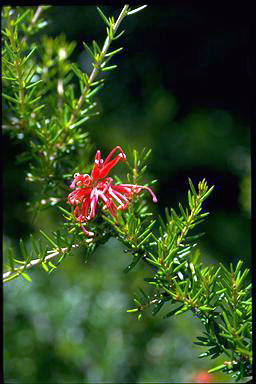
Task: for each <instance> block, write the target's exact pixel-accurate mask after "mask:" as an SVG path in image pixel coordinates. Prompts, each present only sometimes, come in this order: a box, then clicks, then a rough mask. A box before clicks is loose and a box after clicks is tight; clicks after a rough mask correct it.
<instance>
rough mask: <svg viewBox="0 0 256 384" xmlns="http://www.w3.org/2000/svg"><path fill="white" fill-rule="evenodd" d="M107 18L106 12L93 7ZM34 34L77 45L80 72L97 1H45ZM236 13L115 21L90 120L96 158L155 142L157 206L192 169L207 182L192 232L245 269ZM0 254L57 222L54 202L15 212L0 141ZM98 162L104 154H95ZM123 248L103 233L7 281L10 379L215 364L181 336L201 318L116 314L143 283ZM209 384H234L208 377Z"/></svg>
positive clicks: (15, 187) (246, 168) (245, 153)
mask: <svg viewBox="0 0 256 384" xmlns="http://www.w3.org/2000/svg"><path fill="white" fill-rule="evenodd" d="M102 9H103V11H104V12H105V14H106V15H108V16H111V15H112V14H113V13H114V14H115V15H116V16H117V14H118V11H119V9H118V8H117V7H115V8H114V7H111V6H103V7H102ZM47 13H48V20H49V26H48V27H47V30H46V31H45V33H46V34H47V35H49V36H57V35H59V34H60V33H64V34H65V35H66V38H67V40H69V41H73V40H74V41H77V47H76V49H75V51H74V53H73V56H72V59H73V61H77V62H78V63H79V66H80V68H82V69H84V70H86V71H87V72H89V71H90V70H91V63H90V61H89V58H88V56H87V55H86V54H85V53H84V51H83V45H82V41H86V42H87V43H91V42H92V40H93V39H95V40H96V41H97V42H98V43H100V45H101V44H103V42H104V38H105V27H104V25H103V22H102V21H101V19H100V18H99V16H98V13H97V11H96V7H94V6H62V7H58V6H54V7H52V8H51V9H49V10H48V11H47ZM246 16H247V15H246V14H245V11H244V10H242V9H240V8H238V7H237V8H236V7H235V6H234V5H233V7H232V9H229V8H225V6H224V5H223V7H222V9H221V11H220V10H219V9H218V7H216V9H213V8H211V7H208V6H207V4H206V5H205V7H203V6H200V7H195V6H193V5H189V4H186V5H185V4H184V3H183V4H181V3H180V2H173V3H172V4H171V5H168V6H167V5H162V6H149V7H148V8H146V9H145V10H143V11H142V12H141V13H139V14H137V15H133V16H131V17H130V18H127V19H126V20H125V22H124V28H125V29H126V34H124V35H123V37H121V39H120V40H118V41H117V42H116V43H115V44H116V45H113V48H114V47H116V48H118V47H119V46H120V45H122V46H123V47H124V50H123V51H122V52H121V53H120V54H118V55H117V56H116V58H115V59H114V60H113V63H116V64H118V68H117V69H116V70H114V71H111V72H109V73H108V75H107V77H108V78H107V80H106V85H105V87H104V88H103V90H102V91H101V93H99V94H98V95H97V100H98V103H99V109H100V111H101V114H100V116H98V117H97V118H94V119H92V120H90V121H89V122H88V124H87V129H88V131H89V132H90V134H91V137H92V140H93V142H94V143H95V149H98V148H100V149H101V150H102V152H103V154H104V155H106V154H107V153H108V151H109V150H110V149H112V148H113V147H114V146H116V145H121V146H122V147H123V148H124V149H125V150H127V148H128V147H132V148H137V149H142V148H143V147H144V146H146V147H148V148H152V150H153V151H152V157H151V163H150V165H149V170H148V174H147V179H150V178H152V179H155V178H156V179H158V183H157V184H155V187H154V189H155V192H156V194H157V197H158V204H157V212H158V213H159V214H161V215H162V214H163V212H164V207H166V206H169V207H174V208H176V207H177V204H178V202H179V201H180V202H182V203H184V202H185V199H186V193H187V188H188V183H187V179H188V177H190V178H191V179H192V180H193V182H195V183H197V182H198V181H199V180H201V179H202V178H206V179H207V181H208V183H209V185H212V184H214V185H215V189H214V192H213V194H212V196H211V197H210V198H209V200H208V201H207V202H206V209H207V211H210V212H211V215H210V216H209V217H208V219H207V221H206V222H205V223H204V224H202V226H201V230H202V231H204V232H206V235H205V236H204V238H203V239H202V240H201V242H200V245H201V250H202V254H203V259H204V260H205V261H206V262H209V261H210V262H213V263H216V262H217V261H222V262H223V263H225V264H227V265H229V263H230V262H234V263H235V262H236V261H237V260H238V259H242V260H244V264H245V266H247V267H250V244H251V239H250V211H251V208H250V207H251V206H250V199H251V196H250V132H249V123H248V104H249V103H248V99H247V94H248V91H247V87H248V81H249V76H250V62H249V59H248V53H247V52H248V51H247V48H248V36H249V26H248V23H247V17H246ZM3 142H4V148H5V156H4V160H5V169H4V174H3V176H4V250H5V249H6V248H8V247H9V245H10V242H14V243H15V242H17V240H18V239H19V238H20V237H23V238H26V237H27V236H28V234H29V233H31V232H36V231H38V230H39V229H40V228H42V229H44V230H46V231H51V230H56V226H59V225H62V217H60V215H59V212H58V211H57V209H55V210H54V209H53V210H52V211H44V212H43V213H42V214H40V218H39V220H37V222H36V224H32V221H31V218H30V216H29V215H26V214H24V212H25V209H26V205H25V204H26V201H28V200H29V199H30V194H29V193H30V190H29V187H28V186H27V185H26V184H25V183H24V172H25V169H24V168H22V166H21V165H19V166H17V164H16V163H15V156H16V154H17V153H19V152H20V150H21V146H20V144H19V145H18V144H17V143H14V142H12V141H11V140H10V139H9V138H8V137H6V136H4V137H3ZM104 157H105V156H104ZM129 261H130V256H129V255H128V254H126V253H125V252H124V249H123V248H122V246H121V245H120V244H119V243H118V242H116V241H115V240H113V239H110V240H109V241H108V243H107V244H105V245H103V246H101V247H99V248H98V250H97V252H96V253H95V254H94V255H93V256H92V257H90V258H89V260H86V258H85V256H84V254H83V253H82V252H76V253H75V254H74V255H73V256H72V257H70V258H68V259H66V260H65V262H64V263H63V265H62V267H61V268H60V269H58V270H57V271H56V272H54V273H53V274H52V275H50V276H49V275H47V274H46V273H45V272H43V271H42V270H35V271H33V272H32V273H31V276H32V278H33V282H32V283H28V282H25V281H23V280H22V279H18V280H14V281H12V282H9V283H7V284H6V285H5V287H4V376H5V381H6V382H12V383H40V382H41V383H42V382H45V383H59V382H60V383H64V382H70V383H71V382H89V383H93V382H161V381H162V382H192V380H194V381H195V380H196V379H195V375H196V374H197V373H199V372H201V371H206V370H207V369H210V368H212V367H213V366H215V365H217V364H218V363H221V362H222V360H221V359H218V360H217V361H216V360H214V361H212V360H205V359H198V357H197V356H198V355H199V354H200V353H202V352H204V350H203V348H200V347H197V346H195V345H193V343H192V341H193V340H195V337H196V336H197V335H198V332H199V331H200V330H201V326H200V324H199V322H198V321H197V320H195V319H193V318H192V316H190V314H185V315H183V316H182V317H181V316H180V317H177V318H173V319H168V320H163V319H162V318H161V312H160V314H159V316H157V317H152V315H151V313H150V312H149V313H145V316H144V319H143V320H141V321H137V320H136V318H135V317H134V316H133V315H131V314H127V313H126V310H127V308H129V307H131V306H132V298H133V294H134V293H136V290H137V289H138V287H142V288H143V287H144V286H145V284H144V282H143V277H144V276H145V274H146V273H147V267H146V266H145V265H143V264H142V265H140V266H138V267H136V269H135V270H134V271H132V272H131V273H129V274H124V273H123V269H124V268H125V267H126V266H127V264H128V263H129ZM212 380H213V382H233V381H234V380H233V379H232V378H230V377H228V376H223V375H221V374H215V375H212Z"/></svg>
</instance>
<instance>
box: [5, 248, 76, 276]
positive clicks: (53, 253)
mask: <svg viewBox="0 0 256 384" xmlns="http://www.w3.org/2000/svg"><path fill="white" fill-rule="evenodd" d="M71 247H72V248H77V247H79V245H78V244H73V245H72V246H71ZM68 249H69V247H65V248H60V249H59V250H58V251H48V253H49V255H48V256H46V257H43V258H39V259H35V260H31V261H30V262H29V263H28V264H24V265H23V266H22V267H20V268H14V269H13V270H11V271H8V272H5V273H4V274H3V282H4V283H6V282H7V281H10V280H12V279H14V278H15V277H17V276H18V275H21V274H22V273H23V272H24V271H26V270H28V269H30V268H32V267H34V266H36V265H39V264H41V263H43V262H49V261H50V260H52V259H53V258H54V257H55V256H58V255H61V254H63V253H65V252H67V251H68Z"/></svg>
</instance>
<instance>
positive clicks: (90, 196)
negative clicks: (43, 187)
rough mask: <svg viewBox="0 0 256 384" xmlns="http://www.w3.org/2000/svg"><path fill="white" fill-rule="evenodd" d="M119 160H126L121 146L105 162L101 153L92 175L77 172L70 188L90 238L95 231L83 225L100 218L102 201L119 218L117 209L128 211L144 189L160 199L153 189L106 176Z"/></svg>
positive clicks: (76, 214) (80, 220)
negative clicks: (90, 230) (98, 210)
mask: <svg viewBox="0 0 256 384" xmlns="http://www.w3.org/2000/svg"><path fill="white" fill-rule="evenodd" d="M117 150H119V151H120V152H119V153H118V155H117V156H116V157H114V158H113V159H112V160H111V157H112V155H113V154H114V153H115V152H116V151H117ZM119 160H122V161H126V155H125V154H124V152H123V150H122V148H121V147H120V146H117V147H115V148H114V149H113V150H112V151H111V152H110V153H109V155H108V156H107V158H106V160H105V161H103V159H102V158H101V154H100V151H99V150H98V151H97V153H96V158H95V162H94V166H93V170H92V173H91V176H90V175H88V174H84V175H83V174H80V173H76V174H75V175H74V180H73V182H72V183H71V185H70V188H75V190H74V191H72V192H71V193H70V194H69V195H68V202H69V204H70V205H72V206H74V207H75V209H74V216H75V217H76V218H77V220H78V221H79V222H80V223H81V226H82V229H83V231H84V233H85V234H86V235H87V236H93V235H94V233H93V232H89V231H87V230H86V229H85V227H84V226H83V225H82V223H87V222H88V221H89V220H91V219H93V218H94V217H96V214H97V206H98V203H99V201H100V200H101V201H102V202H103V204H104V205H103V210H108V211H109V212H110V213H111V214H112V215H113V216H114V217H117V210H119V209H122V210H123V209H126V208H127V206H128V204H129V202H130V201H131V199H132V197H133V195H134V194H138V193H140V192H141V190H142V189H146V190H148V191H149V192H150V193H151V195H152V197H153V201H154V202H155V203H156V202H157V198H156V196H155V195H154V193H153V192H152V190H151V189H150V188H149V187H145V186H142V185H133V184H117V185H116V184H113V179H112V178H111V177H106V176H107V175H108V173H109V172H110V170H111V169H112V168H113V167H114V166H116V165H117V163H118V162H119Z"/></svg>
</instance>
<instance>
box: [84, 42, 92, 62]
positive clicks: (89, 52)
mask: <svg viewBox="0 0 256 384" xmlns="http://www.w3.org/2000/svg"><path fill="white" fill-rule="evenodd" d="M83 45H84V47H85V50H86V52H87V53H88V54H89V55H90V56H91V58H92V59H93V60H94V61H95V55H94V53H93V52H92V50H91V49H90V47H89V46H88V45H87V44H86V43H85V42H84V41H83Z"/></svg>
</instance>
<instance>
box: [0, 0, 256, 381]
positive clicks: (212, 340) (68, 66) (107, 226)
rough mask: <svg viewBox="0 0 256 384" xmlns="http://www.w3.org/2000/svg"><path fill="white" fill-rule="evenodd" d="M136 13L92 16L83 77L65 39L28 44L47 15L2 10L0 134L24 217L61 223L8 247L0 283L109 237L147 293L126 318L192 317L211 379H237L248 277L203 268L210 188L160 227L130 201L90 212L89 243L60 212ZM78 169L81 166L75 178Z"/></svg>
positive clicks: (137, 168) (136, 161)
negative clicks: (22, 195) (94, 34)
mask: <svg viewBox="0 0 256 384" xmlns="http://www.w3.org/2000/svg"><path fill="white" fill-rule="evenodd" d="M144 7H145V6H142V7H139V8H137V9H134V10H132V9H130V7H129V6H128V5H125V6H124V7H123V9H122V10H121V12H120V14H119V16H118V17H117V19H115V18H114V17H109V18H108V17H106V16H105V15H104V13H103V12H102V10H101V9H100V8H97V9H98V12H99V15H100V17H101V18H102V20H103V22H104V23H105V25H106V30H107V37H106V39H105V42H104V44H103V46H102V48H101V47H100V46H99V44H98V43H97V42H95V41H93V43H92V46H89V45H87V44H86V43H84V48H85V50H86V53H87V54H88V55H89V56H90V57H91V59H92V70H91V71H89V69H88V71H87V72H84V71H82V70H81V69H80V68H79V67H78V66H77V64H76V63H72V61H71V55H72V52H73V50H74V48H75V45H76V44H75V43H74V42H71V43H69V42H67V41H66V39H65V36H64V35H61V36H58V37H56V38H55V39H52V38H50V37H46V36H43V37H42V40H41V44H39V43H38V40H36V39H35V36H36V34H37V33H38V32H41V29H42V28H44V27H45V26H46V25H47V22H46V21H45V20H44V19H43V14H44V12H45V11H46V10H47V9H48V8H49V7H48V6H39V7H29V8H28V7H15V8H14V7H10V6H6V7H3V9H2V19H3V31H2V34H3V49H2V58H3V76H2V79H3V100H4V105H3V110H4V124H3V128H4V133H7V134H9V135H10V137H11V138H13V139H15V140H20V141H22V142H23V143H24V145H25V147H26V148H25V151H24V152H23V153H21V154H20V156H19V158H18V161H19V162H26V163H28V171H27V174H26V180H27V181H28V182H30V183H33V184H34V185H35V188H34V193H33V198H32V202H30V210H31V211H33V212H38V211H39V210H41V209H46V208H51V207H52V206H53V205H57V206H58V208H59V209H60V212H61V214H62V215H63V217H64V220H65V223H64V225H63V229H62V230H61V231H60V230H58V231H56V232H54V233H53V234H52V235H49V234H47V233H46V232H45V231H44V230H40V234H41V239H36V238H35V236H31V238H30V242H29V243H25V242H24V241H23V240H20V257H19V258H17V257H16V256H15V253H14V251H13V248H10V249H9V250H8V254H7V257H8V263H7V265H6V272H4V275H3V281H4V282H8V281H10V280H12V279H14V278H16V277H18V276H22V277H23V278H25V279H27V280H29V281H31V277H30V275H29V274H28V273H27V271H28V270H30V269H31V268H33V267H36V266H41V267H42V268H43V269H44V270H45V271H46V272H48V273H51V272H53V271H54V270H55V269H57V268H58V266H59V265H60V263H61V262H62V261H63V260H64V258H65V257H66V256H69V255H70V254H71V253H72V251H73V249H75V248H78V247H84V249H85V252H86V253H87V254H92V253H93V252H94V251H95V249H96V247H97V246H99V245H100V244H102V243H105V242H106V241H107V240H108V239H109V238H110V237H114V238H116V239H118V240H119V241H120V242H121V243H122V244H123V245H124V247H125V251H126V252H129V253H130V254H131V257H132V260H131V263H130V264H129V265H128V266H127V268H126V269H125V271H126V272H129V271H131V270H132V269H133V268H134V267H135V266H136V264H137V263H138V262H140V261H141V262H145V263H147V264H148V265H149V266H150V267H151V269H152V273H151V275H150V276H147V277H145V281H146V282H147V284H148V292H145V291H144V290H142V289H140V290H139V294H137V295H136V297H135V298H134V304H135V305H134V307H133V308H131V309H129V310H128V312H131V313H136V314H138V318H139V319H140V318H141V317H142V314H143V311H145V310H146V309H148V308H151V309H152V313H153V315H156V314H158V313H162V312H163V311H165V314H164V317H165V318H169V317H171V316H178V315H179V314H181V313H184V312H187V311H191V313H192V314H193V315H194V316H196V318H198V319H199V320H200V322H201V323H202V325H203V327H204V332H203V333H202V335H200V336H198V337H197V339H198V341H196V342H195V343H196V344H198V345H201V346H203V347H205V348H207V351H206V352H205V353H203V354H202V355H201V357H204V356H208V357H210V358H212V359H213V358H216V357H218V356H219V355H222V354H224V355H225V356H226V357H227V359H228V360H227V361H224V362H223V364H222V365H220V366H217V367H215V368H213V369H212V370H211V372H214V371H217V370H221V371H223V372H226V373H229V374H232V375H233V376H234V377H235V378H236V379H237V380H240V379H243V378H245V377H248V376H250V375H251V372H252V341H251V336H252V326H251V322H252V319H251V312H252V308H251V307H252V303H251V284H250V283H249V284H248V282H247V280H248V275H249V270H248V269H244V270H243V268H242V261H239V262H238V263H237V265H236V267H233V266H232V265H231V266H230V270H228V269H227V268H226V267H225V266H224V265H222V264H220V265H218V266H215V265H210V266H205V265H204V264H203V263H202V261H201V255H200V251H199V248H198V239H199V238H200V236H201V234H198V233H197V232H194V229H195V228H196V227H197V226H198V225H199V224H200V223H201V222H202V221H203V220H204V219H205V218H206V217H207V215H208V213H207V212H204V211H203V203H204V201H205V200H206V199H207V198H208V197H209V195H210V194H211V192H212V191H213V186H212V187H210V188H209V187H208V185H207V182H206V180H204V179H203V180H202V181H201V182H199V183H198V186H197V188H196V187H195V186H194V184H193V183H192V181H191V180H189V186H190V189H189V191H188V204H187V207H183V206H182V205H181V204H179V212H176V211H175V210H174V209H166V212H165V216H166V217H165V219H162V218H157V217H156V214H155V213H153V212H152V209H151V206H150V204H149V203H148V200H147V199H146V195H145V198H144V196H143V195H141V194H136V193H134V195H133V197H132V198H131V201H129V204H128V207H127V209H126V210H124V211H122V210H118V211H117V215H116V217H113V215H112V214H111V213H110V212H108V211H104V210H103V207H102V205H99V207H98V208H99V209H98V214H97V217H95V218H94V219H93V220H91V222H90V223H89V224H90V230H92V231H93V233H95V236H94V237H87V236H85V234H84V232H83V231H82V229H81V223H79V222H78V220H77V218H76V217H75V215H74V213H73V212H72V211H71V212H70V209H69V208H68V207H67V206H65V203H66V202H67V194H68V188H67V186H66V184H65V182H66V181H67V179H68V178H71V177H73V174H74V173H76V172H85V173H87V172H88V173H89V172H90V171H91V168H92V167H91V165H90V164H91V162H90V159H91V155H92V148H93V145H92V143H91V141H90V138H89V133H88V132H87V131H86V122H87V121H88V120H89V119H90V118H91V117H92V116H94V115H95V114H97V113H98V111H97V103H96V100H95V95H96V94H97V93H98V91H99V90H100V89H101V88H102V87H103V85H104V82H105V78H104V72H106V71H110V70H112V69H114V68H116V65H109V61H110V60H111V59H112V58H113V57H114V56H115V55H116V54H117V53H119V52H120V51H121V50H122V47H119V48H116V47H115V48H113V50H112V51H109V50H110V46H111V45H112V43H113V42H114V41H115V40H117V39H118V38H119V37H120V36H121V35H122V34H123V33H124V31H121V33H118V31H119V28H120V25H121V23H122V22H123V20H124V19H125V17H127V16H129V15H132V14H135V13H137V12H138V11H140V10H141V9H143V8H144ZM149 155H150V151H146V150H143V152H142V153H138V152H137V151H136V150H133V163H130V158H128V160H127V163H126V164H127V167H128V174H127V180H125V182H128V183H129V184H130V185H131V184H134V185H138V184H139V183H143V178H144V175H145V171H146V167H147V164H148V158H149ZM81 161H82V164H86V166H83V167H82V168H83V169H81V166H79V163H80V164H81ZM87 164H89V165H87ZM115 181H116V182H117V184H116V185H118V183H119V184H121V183H122V182H123V180H122V178H118V177H116V178H115ZM154 183H155V181H154V182H151V183H150V184H149V185H152V184H154ZM149 185H146V187H148V186H149ZM160 311H161V312H160Z"/></svg>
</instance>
